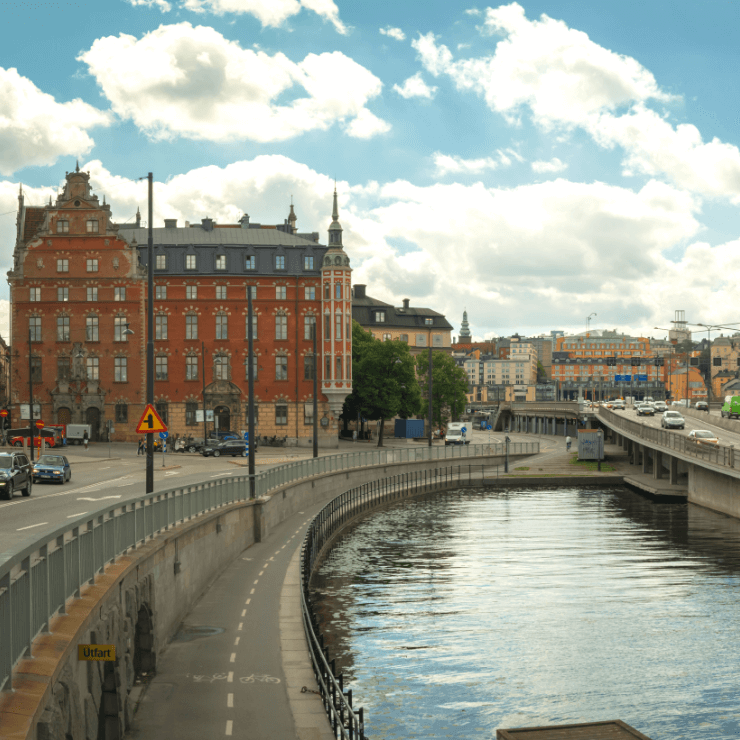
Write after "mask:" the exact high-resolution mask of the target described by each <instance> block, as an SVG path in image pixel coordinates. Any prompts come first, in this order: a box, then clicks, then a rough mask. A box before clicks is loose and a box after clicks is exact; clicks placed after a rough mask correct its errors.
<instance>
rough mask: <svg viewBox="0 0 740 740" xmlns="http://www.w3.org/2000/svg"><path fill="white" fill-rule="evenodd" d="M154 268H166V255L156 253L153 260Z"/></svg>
mask: <svg viewBox="0 0 740 740" xmlns="http://www.w3.org/2000/svg"><path fill="white" fill-rule="evenodd" d="M154 269H155V270H166V269H167V255H166V254H158V255H157V256H156V258H155V260H154Z"/></svg>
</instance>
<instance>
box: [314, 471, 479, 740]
mask: <svg viewBox="0 0 740 740" xmlns="http://www.w3.org/2000/svg"><path fill="white" fill-rule="evenodd" d="M491 467H493V466H492V465H488V466H485V465H480V466H479V465H475V466H474V465H457V466H454V465H450V466H446V467H442V468H434V469H432V470H417V471H413V472H410V473H402V474H399V475H392V476H389V477H387V478H382V479H380V480H376V481H372V482H369V483H364V484H363V485H361V486H357V487H356V488H351V489H350V490H348V491H345V492H344V493H343V494H341V495H340V496H337V497H336V498H335V499H332V500H331V501H330V502H329V503H328V504H327V505H326V506H325V507H324V508H323V509H322V510H321V511H320V512H319V513H318V514H317V515H316V516H315V517H314V519H313V521H312V522H311V523H310V524H309V526H308V531H307V532H306V536H305V538H304V540H303V546H302V548H301V563H300V569H301V614H302V618H303V628H304V631H305V633H306V641H307V642H308V650H309V653H310V655H311V663H312V665H313V670H314V674H315V676H316V681H317V683H318V686H319V694H320V696H321V700H322V703H323V705H324V709H325V711H326V713H327V716H328V718H329V723H330V725H331V729H332V732H333V733H334V737H335V738H338V739H341V740H366V736H365V713H364V710H363V708H362V707H360V708H359V709H354V707H353V706H352V690H351V689H350V690H348V691H347V692H345V691H344V676H343V674H341V673H340V674H337V672H336V664H335V661H334V660H332V659H331V658H330V657H329V649H328V648H327V647H326V646H325V645H324V636H323V635H322V633H321V629H320V626H319V621H318V619H317V617H316V613H315V612H314V610H313V608H312V604H311V594H310V591H309V588H310V582H311V576H312V574H313V572H314V569H315V568H316V565H317V564H318V561H319V559H320V558H321V556H322V554H323V551H324V549H325V548H326V546H327V545H328V544H329V543H330V541H331V540H332V538H333V537H334V535H335V534H336V533H337V532H339V531H340V530H341V529H342V528H343V527H345V526H346V525H347V524H348V523H349V522H350V521H352V520H353V519H355V518H356V517H357V516H359V515H360V514H362V513H364V512H367V511H370V510H371V509H374V508H375V507H377V506H381V505H383V504H387V503H391V502H393V501H397V500H399V499H402V498H406V497H408V496H414V495H418V494H423V493H427V492H432V491H438V490H445V489H447V488H449V487H450V485H451V484H454V483H463V482H466V483H468V484H471V483H472V482H473V481H479V482H480V483H482V484H485V482H486V480H488V478H487V477H486V469H489V470H490V468H491Z"/></svg>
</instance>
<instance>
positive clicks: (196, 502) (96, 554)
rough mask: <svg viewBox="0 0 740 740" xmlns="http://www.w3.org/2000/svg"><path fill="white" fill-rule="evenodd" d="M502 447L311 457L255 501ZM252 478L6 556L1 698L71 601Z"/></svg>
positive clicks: (97, 516)
mask: <svg viewBox="0 0 740 740" xmlns="http://www.w3.org/2000/svg"><path fill="white" fill-rule="evenodd" d="M501 449H502V448H501V445H498V446H497V445H466V446H460V447H453V446H449V447H442V446H439V447H432V448H429V447H419V448H409V449H399V448H396V449H379V450H372V451H366V452H350V453H344V454H340V455H330V456H326V457H317V458H311V459H308V460H303V461H299V462H295V463H289V464H287V465H281V466H279V467H277V468H273V469H270V470H267V471H265V472H264V473H260V474H258V475H256V476H255V481H254V482H255V486H254V488H255V495H256V496H257V497H260V496H262V495H264V494H266V493H268V492H269V491H271V490H273V489H275V488H278V487H279V486H283V485H286V484H288V483H291V482H293V481H296V480H299V479H301V478H310V477H312V476H315V475H322V474H325V473H331V472H335V471H341V470H349V469H351V468H358V467H366V466H372V465H390V464H394V463H404V462H416V461H425V460H454V459H461V458H475V457H483V456H489V455H495V454H502V453H501ZM538 451H539V446H538V444H537V443H516V444H511V445H510V446H509V454H511V455H521V454H535V453H536V452H538ZM249 488H250V486H249V476H248V475H239V476H229V477H224V478H219V479H214V480H212V481H208V482H205V483H199V484H194V485H190V486H183V487H180V488H172V489H168V490H166V491H162V492H160V493H154V494H149V495H146V496H141V497H138V498H136V499H132V500H129V501H128V502H126V503H125V504H118V505H116V506H114V507H104V508H101V509H99V510H97V511H95V512H90V513H88V514H86V515H83V516H80V517H79V518H78V519H75V520H73V521H70V522H65V523H64V524H63V525H61V526H59V527H58V528H56V529H50V530H48V531H47V532H46V533H45V534H44V535H43V536H39V537H33V538H31V539H29V540H26V542H24V543H23V544H22V545H21V546H20V547H19V548H18V549H17V550H16V551H14V552H9V553H3V554H2V555H0V558H2V559H1V560H0V691H3V690H9V689H10V688H12V685H11V677H12V670H13V667H14V666H15V665H16V664H17V663H18V661H19V660H21V659H22V658H23V657H26V656H30V654H31V643H32V642H33V640H34V639H35V638H36V637H37V636H38V635H39V634H41V633H42V632H48V629H49V623H50V621H51V619H52V618H53V617H54V616H55V615H56V614H64V613H65V605H66V603H67V600H68V599H70V598H73V597H79V596H80V589H81V588H82V586H84V585H85V584H87V583H93V582H94V580H95V575H96V574H97V573H100V572H102V571H103V569H104V568H105V566H106V564H108V563H112V562H114V561H115V559H116V558H117V557H118V556H120V555H123V554H124V553H126V552H127V551H128V550H130V549H134V548H136V547H137V546H139V545H140V544H142V543H144V542H146V541H147V540H148V539H151V538H152V537H155V536H156V535H157V534H159V533H160V532H163V531H166V530H167V529H169V528H170V527H173V526H175V525H177V524H179V523H181V522H184V521H188V520H190V519H193V518H195V517H197V516H199V515H201V514H206V513H208V512H210V511H213V510H214V509H217V508H219V507H222V506H226V505H228V504H231V503H234V502H237V501H245V500H248V499H249Z"/></svg>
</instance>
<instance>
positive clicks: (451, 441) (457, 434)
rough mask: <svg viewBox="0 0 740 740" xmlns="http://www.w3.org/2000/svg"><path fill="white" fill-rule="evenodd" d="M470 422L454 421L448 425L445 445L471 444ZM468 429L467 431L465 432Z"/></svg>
mask: <svg viewBox="0 0 740 740" xmlns="http://www.w3.org/2000/svg"><path fill="white" fill-rule="evenodd" d="M470 428H471V427H470V424H468V423H465V422H459V421H453V422H450V423H449V424H448V425H447V433H446V434H445V445H469V444H470V439H468V436H467V435H468V434H470ZM463 429H466V430H467V431H466V432H463Z"/></svg>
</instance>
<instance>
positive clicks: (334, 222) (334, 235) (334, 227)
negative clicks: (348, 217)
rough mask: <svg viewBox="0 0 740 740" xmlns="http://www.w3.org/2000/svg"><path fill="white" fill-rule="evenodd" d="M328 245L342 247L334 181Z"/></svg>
mask: <svg viewBox="0 0 740 740" xmlns="http://www.w3.org/2000/svg"><path fill="white" fill-rule="evenodd" d="M329 247H330V248H331V247H338V248H339V249H342V226H341V224H340V223H339V206H338V205H337V184H336V182H335V183H334V208H333V209H332V212H331V226H329Z"/></svg>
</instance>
